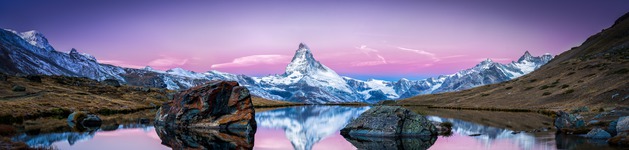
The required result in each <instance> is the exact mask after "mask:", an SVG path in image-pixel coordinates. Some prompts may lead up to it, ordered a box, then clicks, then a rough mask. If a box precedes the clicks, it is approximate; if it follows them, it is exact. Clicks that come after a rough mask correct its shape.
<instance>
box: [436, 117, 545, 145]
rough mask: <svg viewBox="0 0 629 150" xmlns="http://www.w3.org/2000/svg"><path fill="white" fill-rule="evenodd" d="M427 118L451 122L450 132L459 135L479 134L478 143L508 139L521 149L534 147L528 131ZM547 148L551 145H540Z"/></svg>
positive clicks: (534, 140)
mask: <svg viewBox="0 0 629 150" xmlns="http://www.w3.org/2000/svg"><path fill="white" fill-rule="evenodd" d="M427 118H428V119H429V120H432V121H436V122H451V123H452V124H453V125H452V132H454V133H455V134H459V135H464V136H467V135H472V134H480V135H479V136H474V139H476V140H478V141H479V142H480V143H483V144H484V145H485V146H487V147H489V146H491V145H493V144H494V142H495V141H497V140H503V139H504V140H510V141H512V143H514V144H515V145H517V146H518V147H519V148H521V149H535V148H536V147H535V146H536V137H535V136H534V135H533V134H530V133H518V134H513V130H509V129H503V128H497V127H492V126H485V125H481V124H477V123H473V122H467V121H463V120H459V119H452V118H441V117H437V116H429V117H427ZM541 146H543V147H546V148H548V149H552V148H550V147H551V145H541Z"/></svg>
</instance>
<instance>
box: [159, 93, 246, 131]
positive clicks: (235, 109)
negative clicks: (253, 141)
mask: <svg viewBox="0 0 629 150" xmlns="http://www.w3.org/2000/svg"><path fill="white" fill-rule="evenodd" d="M254 115H255V111H254V109H253V104H252V103H251V96H250V95H249V90H247V88H245V87H243V86H239V85H238V83H237V82H234V81H210V82H208V83H206V84H204V85H200V86H196V87H192V88H190V89H188V90H185V91H182V92H180V93H178V94H177V95H175V97H174V99H173V100H172V101H169V102H166V103H164V104H163V105H162V107H161V108H160V109H159V110H158V112H157V115H156V117H155V120H156V124H157V125H163V126H166V127H177V128H210V129H221V130H227V131H230V132H233V131H236V130H237V131H253V132H255V130H256V122H255V119H254Z"/></svg>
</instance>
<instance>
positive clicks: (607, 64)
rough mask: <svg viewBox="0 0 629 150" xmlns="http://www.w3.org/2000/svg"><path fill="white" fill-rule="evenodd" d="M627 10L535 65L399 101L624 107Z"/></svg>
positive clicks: (628, 75) (628, 85) (628, 68)
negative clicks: (508, 76) (510, 76)
mask: <svg viewBox="0 0 629 150" xmlns="http://www.w3.org/2000/svg"><path fill="white" fill-rule="evenodd" d="M628 18H629V13H627V14H625V15H624V16H622V17H620V18H619V19H618V20H617V21H616V22H615V23H614V25H612V26H611V27H610V28H608V29H605V30H603V31H602V32H600V33H598V34H595V35H593V36H591V37H589V38H588V39H587V40H586V41H585V42H583V43H582V44H581V46H578V47H574V48H572V49H570V50H568V51H566V52H564V53H562V54H560V55H558V56H556V57H555V58H554V59H553V60H551V61H550V62H549V63H548V64H546V65H544V66H542V67H541V68H540V69H538V70H535V71H533V72H531V73H530V74H528V75H524V76H522V77H519V78H517V79H514V80H511V81H507V82H503V83H498V84H491V85H485V86H481V87H477V88H473V89H468V90H464V91H459V92H448V93H441V94H432V95H421V96H416V97H412V98H407V99H403V100H400V101H398V102H397V103H398V104H400V105H430V106H438V107H470V108H504V109H551V110H558V109H570V108H574V107H576V106H589V107H590V108H595V109H596V108H608V107H615V106H628V105H629V82H628V81H629V80H627V79H629V63H628V62H629V19H628Z"/></svg>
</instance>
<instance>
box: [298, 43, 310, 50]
mask: <svg viewBox="0 0 629 150" xmlns="http://www.w3.org/2000/svg"><path fill="white" fill-rule="evenodd" d="M299 49H306V50H310V48H308V45H306V43H304V42H301V43H299Z"/></svg>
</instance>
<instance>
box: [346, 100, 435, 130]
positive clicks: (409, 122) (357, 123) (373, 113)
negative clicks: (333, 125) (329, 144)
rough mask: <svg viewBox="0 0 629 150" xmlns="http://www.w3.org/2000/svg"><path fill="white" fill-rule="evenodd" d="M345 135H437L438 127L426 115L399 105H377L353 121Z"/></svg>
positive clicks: (347, 127)
mask: <svg viewBox="0 0 629 150" xmlns="http://www.w3.org/2000/svg"><path fill="white" fill-rule="evenodd" d="M341 134H342V135H344V136H348V135H349V136H352V137H354V136H369V137H412V136H435V135H437V134H438V131H437V128H436V127H435V126H434V125H433V124H432V122H430V121H429V120H428V119H426V117H424V116H421V115H419V114H416V113H414V112H412V111H410V110H408V109H405V108H402V107H399V106H376V107H373V108H371V109H369V110H367V111H366V112H364V113H363V114H361V115H360V116H359V117H358V118H356V119H355V120H353V121H351V122H350V123H349V124H347V125H346V126H345V127H344V128H343V129H341Z"/></svg>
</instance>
